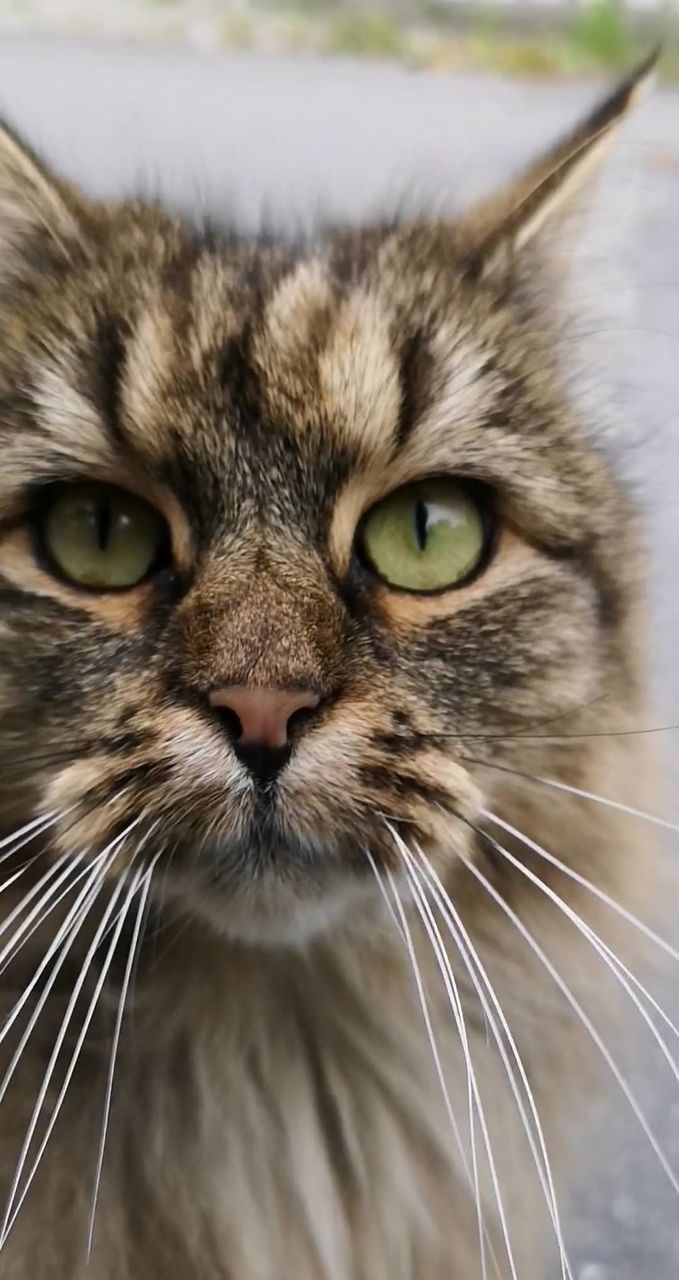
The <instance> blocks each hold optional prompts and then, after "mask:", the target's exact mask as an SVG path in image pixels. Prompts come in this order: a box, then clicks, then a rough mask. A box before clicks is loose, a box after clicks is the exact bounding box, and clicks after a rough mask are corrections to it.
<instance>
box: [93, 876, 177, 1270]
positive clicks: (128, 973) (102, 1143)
mask: <svg viewBox="0 0 679 1280" xmlns="http://www.w3.org/2000/svg"><path fill="white" fill-rule="evenodd" d="M159 858H160V854H159V853H158V854H156V856H155V858H154V860H153V862H152V863H151V866H150V867H149V869H148V871H146V872H145V873H144V874H143V879H142V886H141V893H140V895H139V905H138V907H137V915H136V918H135V922H134V929H133V933H132V940H131V942H130V948H129V951H128V955H127V963H126V965H125V973H124V975H123V981H122V985H121V988H120V999H119V1001H118V1013H117V1016H116V1024H115V1027H114V1030H113V1040H112V1043H111V1059H110V1064H109V1071H108V1078H107V1081H106V1097H105V1100H104V1115H103V1119H102V1124H101V1138H100V1140H99V1152H98V1156H97V1168H96V1172H95V1176H94V1193H93V1196H92V1211H91V1214H90V1226H89V1232H88V1237H87V1256H88V1258H89V1256H90V1254H91V1252H92V1242H93V1239H94V1222H95V1218H96V1213H97V1201H98V1199H99V1187H100V1185H101V1174H102V1169H103V1165H104V1151H105V1149H106V1138H107V1135H108V1124H109V1118H110V1115H111V1100H112V1098H113V1079H114V1076H115V1069H116V1061H117V1058H118V1046H119V1044H120V1033H121V1030H122V1025H123V1016H124V1013H125V1004H126V1001H127V993H128V990H129V987H130V980H131V978H132V968H133V965H134V960H135V956H136V954H137V947H138V944H139V938H140V936H141V930H142V923H143V919H144V910H145V908H146V902H147V899H148V896H149V890H150V888H151V879H152V876H153V873H154V871H155V868H156V863H157V862H158V859H159ZM121 914H123V915H124V914H126V906H124V907H123V912H122V913H121Z"/></svg>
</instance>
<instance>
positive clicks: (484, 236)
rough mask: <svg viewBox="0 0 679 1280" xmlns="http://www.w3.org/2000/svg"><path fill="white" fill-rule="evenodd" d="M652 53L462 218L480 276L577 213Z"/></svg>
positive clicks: (645, 78)
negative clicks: (553, 142)
mask: <svg viewBox="0 0 679 1280" xmlns="http://www.w3.org/2000/svg"><path fill="white" fill-rule="evenodd" d="M658 56H659V51H654V52H653V53H652V54H651V55H650V56H649V57H648V58H646V59H645V60H644V62H642V63H641V65H640V66H638V67H637V68H636V70H634V71H633V72H632V73H631V74H630V75H629V76H627V77H626V78H625V79H624V80H623V81H621V83H620V84H618V85H617V86H616V88H615V89H614V90H613V92H612V93H610V94H609V95H608V96H607V97H606V98H604V99H603V100H602V101H601V102H599V103H598V104H597V106H596V107H595V108H594V110H593V111H591V112H590V114H589V115H588V116H587V117H586V119H584V120H583V121H581V123H580V124H578V125H576V127H575V128H574V129H572V130H571V132H570V133H568V134H567V135H566V136H565V137H564V138H562V139H561V141H559V142H557V144H556V145H555V146H554V147H552V148H551V149H550V150H549V151H548V152H547V153H546V154H545V155H543V156H541V157H540V158H539V159H538V160H536V161H535V162H534V163H533V164H531V165H529V166H528V168H527V169H525V170H524V171H523V173H520V174H519V175H518V177H517V178H515V179H514V180H513V181H511V182H510V183H509V184H508V186H507V187H505V189H504V190H503V191H501V192H500V193H499V194H496V195H495V196H492V197H491V198H490V199H487V200H484V201H482V202H481V203H480V204H478V205H477V206H476V208H475V209H472V211H471V212H470V213H469V214H468V215H467V216H466V217H465V218H464V219H463V223H462V230H463V234H464V235H465V237H467V236H468V237H469V240H470V242H471V243H470V248H471V252H472V256H473V258H474V260H475V262H476V263H477V264H478V268H479V270H480V272H481V273H482V274H486V273H487V272H488V271H489V270H492V268H493V266H495V265H496V264H497V263H498V261H500V262H501V261H503V260H506V259H507V258H509V257H511V256H513V255H515V254H516V253H518V252H519V251H520V250H521V249H523V248H524V247H525V246H526V245H528V244H530V243H531V242H532V241H534V240H535V239H536V238H537V237H539V236H540V235H541V233H542V231H543V229H547V228H553V227H554V226H555V225H558V224H561V223H562V222H563V221H564V220H566V219H567V218H568V216H569V215H570V214H571V213H572V212H573V211H574V210H576V209H577V207H578V205H579V204H580V203H581V200H582V197H583V195H584V194H585V193H586V191H587V189H588V188H589V186H590V183H591V181H592V179H593V177H594V176H595V175H596V173H597V172H598V169H599V167H600V165H601V162H602V160H603V158H604V156H605V155H606V153H607V151H608V148H609V146H610V144H611V142H612V141H613V139H614V138H615V136H616V134H617V131H618V128H619V126H620V124H621V123H622V121H623V120H624V118H625V116H626V115H627V113H628V112H629V110H630V108H631V107H632V106H633V105H634V104H635V103H636V102H637V101H638V100H639V98H640V97H641V96H642V94H643V93H644V91H645V90H646V89H647V88H648V87H649V86H650V84H651V82H652V79H653V73H654V70H655V67H656V63H657V61H658Z"/></svg>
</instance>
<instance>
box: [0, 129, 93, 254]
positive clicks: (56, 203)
mask: <svg viewBox="0 0 679 1280" xmlns="http://www.w3.org/2000/svg"><path fill="white" fill-rule="evenodd" d="M83 214H84V202H83V201H82V200H81V198H80V196H79V195H78V194H77V192H76V191H75V190H74V189H72V188H71V187H69V185H68V184H67V183H65V182H62V181H61V180H60V179H58V178H56V177H54V175H53V174H52V173H50V171H49V170H48V169H47V168H46V167H45V165H43V163H42V161H40V160H39V159H38V157H37V156H36V155H35V153H34V152H33V151H32V150H31V148H30V147H28V146H27V145H26V144H25V143H24V142H23V141H22V140H21V138H19V136H18V135H17V134H16V133H15V132H14V130H13V129H11V128H10V127H9V125H7V124H5V123H4V122H0V273H4V271H6V270H7V268H8V266H9V264H10V262H11V259H12V258H13V257H14V258H16V256H17V254H18V253H22V251H24V252H26V253H28V252H29V251H30V244H31V242H32V241H35V239H36V237H40V238H41V239H42V240H43V241H45V240H48V241H49V242H50V243H51V245H52V246H53V248H55V249H56V250H57V251H59V252H60V253H61V254H66V255H67V256H68V246H69V242H70V243H71V244H72V243H73V241H74V240H79V239H81V238H82V221H81V218H82V215H83Z"/></svg>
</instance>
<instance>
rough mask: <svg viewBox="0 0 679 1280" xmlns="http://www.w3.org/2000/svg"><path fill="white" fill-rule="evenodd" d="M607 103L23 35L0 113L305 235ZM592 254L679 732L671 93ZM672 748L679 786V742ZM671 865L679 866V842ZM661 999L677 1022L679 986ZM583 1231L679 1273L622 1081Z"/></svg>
mask: <svg viewBox="0 0 679 1280" xmlns="http://www.w3.org/2000/svg"><path fill="white" fill-rule="evenodd" d="M593 91H594V86H592V85H591V84H590V85H588V84H585V83H579V84H559V85H547V84H535V83H533V84H530V85H521V84H519V83H516V82H512V83H501V82H498V81H495V80H493V79H483V78H471V77H464V76H459V77H456V78H443V77H439V78H436V77H427V76H425V75H420V74H416V73H409V72H407V71H403V70H398V69H392V68H389V67H385V66H367V65H365V64H362V65H361V66H360V67H359V66H356V65H353V64H351V63H350V62H341V61H338V62H329V61H328V62H320V61H319V62H316V61H311V60H309V61H304V60H299V61H294V60H287V61H283V60H274V59H267V58H263V57H261V58H254V57H247V56H241V57H234V56H231V57H227V56H221V55H217V54H214V55H202V54H196V53H189V52H179V51H174V52H173V51H166V52H154V51H150V50H147V51H144V50H140V49H132V48H130V49H126V50H125V49H114V48H109V49H105V48H86V47H84V46H82V47H78V46H76V45H73V44H65V43H56V44H50V43H47V42H43V43H40V42H37V41H21V40H11V41H7V40H5V41H4V42H3V45H2V47H0V112H4V113H5V114H6V115H7V116H8V118H9V119H10V120H11V121H12V122H14V123H15V124H16V125H17V126H18V127H19V128H20V130H22V131H24V132H25V133H26V134H27V136H28V137H29V138H30V139H31V141H32V142H33V143H34V144H35V145H36V146H37V147H39V148H44V150H45V152H46V153H47V154H48V155H49V156H50V157H52V159H53V160H54V161H55V162H56V163H58V164H59V165H60V166H62V167H63V170H64V171H65V172H66V173H67V174H69V175H71V176H73V177H76V178H78V179H79V180H81V181H82V183H83V184H84V185H85V187H86V188H87V189H88V190H89V191H90V192H92V193H97V194H103V193H105V194H120V193H122V192H130V191H133V190H135V191H145V192H150V193H152V194H157V193H162V194H163V195H165V196H166V197H167V198H168V199H169V200H170V201H171V202H172V203H174V204H176V205H178V206H181V207H184V208H186V207H192V208H198V209H200V210H209V211H210V212H211V213H212V215H213V216H214V217H215V218H216V219H217V220H219V219H221V220H223V221H224V222H225V223H226V222H230V221H232V220H233V219H234V218H235V219H237V220H238V221H239V222H242V223H244V224H245V225H246V226H254V225H257V223H258V222H260V221H261V220H262V218H264V219H265V220H266V221H267V222H269V223H271V222H272V221H276V222H280V223H281V224H282V225H284V226H289V225H290V224H293V225H304V224H306V223H308V221H309V219H310V217H316V216H318V215H319V214H324V215H327V214H332V215H333V216H337V215H341V216H344V217H348V218H352V219H356V218H364V217H367V216H370V214H372V213H375V212H379V211H380V210H382V211H384V210H388V209H391V208H392V207H393V203H394V201H396V200H398V201H399V202H400V203H401V205H405V206H406V207H410V208H412V207H416V206H417V207H428V208H435V209H437V210H440V209H442V208H445V207H450V206H453V205H455V204H457V203H461V202H463V201H464V200H465V199H468V198H469V197H470V196H471V195H472V194H473V193H475V192H478V191H480V190H483V189H484V188H487V187H488V185H490V184H491V183H492V182H493V181H494V180H495V179H497V178H498V177H499V176H500V175H501V174H503V173H506V172H507V171H508V170H509V169H510V168H511V167H512V166H513V165H514V164H516V163H517V162H518V161H520V160H521V159H523V158H525V157H526V156H527V155H528V154H529V153H530V152H531V150H533V149H534V147H536V146H537V145H539V144H540V143H541V142H542V141H544V140H545V139H547V138H549V137H551V136H553V135H554V134H555V133H556V132H558V130H559V129H560V128H561V127H563V126H564V125H566V124H568V123H569V121H571V120H572V119H573V117H574V116H575V115H576V114H577V113H578V112H579V111H580V110H581V109H582V108H583V107H584V105H585V104H586V103H587V101H588V100H589V99H590V97H591V95H592V92H593ZM580 258H581V262H580V267H581V271H582V278H581V280H580V282H579V283H578V285H577V287H575V289H574V295H573V296H574V304H575V310H576V314H577V323H578V325H579V326H580V327H581V329H582V332H583V333H585V334H586V335H587V342H586V368H585V373H586V374H587V375H588V379H589V381H590V382H594V383H597V382H598V383H600V384H604V385H605V386H606V387H607V388H608V389H609V391H610V396H609V399H610V403H611V404H612V405H613V407H614V409H615V419H616V421H615V422H614V423H613V425H612V426H611V429H610V437H609V447H610V448H611V449H612V450H614V451H615V452H616V453H617V454H618V455H619V456H620V459H621V462H622V465H623V466H624V467H625V469H626V471H627V473H628V475H629V476H630V478H631V480H632V481H633V482H634V484H635V485H636V486H637V488H638V490H639V493H640V496H641V498H642V501H643V502H644V505H645V507H646V509H647V513H648V529H649V544H650V549H651V557H652V569H653V573H652V581H651V597H652V615H651V616H652V628H651V631H652V645H653V654H654V679H655V684H656V690H657V709H656V717H657V723H658V724H673V723H677V722H679V662H677V661H676V656H675V655H676V653H677V648H678V641H679V605H678V603H677V594H678V593H677V590H676V584H677V566H678V565H679V495H677V481H678V480H679V420H678V419H679V96H675V95H672V94H670V93H663V94H659V95H658V96H656V97H655V98H652V99H651V100H649V101H648V102H647V103H645V104H644V105H643V106H642V108H641V109H640V110H639V113H638V114H637V115H636V116H635V118H634V119H633V120H632V121H631V122H630V124H629V126H628V128H627V129H626V131H625V135H624V138H623V139H622V141H621V143H620V145H619V147H618V149H617V151H616V154H615V156H614V157H613V159H612V162H611V164H610V167H609V169H608V171H607V174H606V176H605V179H604V181H603V183H602V186H601V189H600V194H599V197H598V199H597V201H596V207H595V209H594V211H593V216H592V220H591V223H590V230H589V231H588V234H587V237H586V240H585V241H584V243H583V247H582V249H581V252H580ZM659 741H661V742H662V744H663V755H664V757H665V760H666V763H667V765H668V767H669V770H670V774H671V775H672V776H673V779H674V781H675V782H676V781H677V780H679V769H677V761H678V759H679V753H678V752H677V744H678V741H679V736H678V735H677V734H674V735H672V734H666V735H661V737H660V738H659ZM674 808H675V813H677V815H678V816H679V805H675V806H674ZM669 855H670V856H671V857H672V856H673V857H675V858H677V859H679V837H677V839H676V840H675V842H674V845H673V847H672V848H670V850H669ZM678 865H679V863H678ZM677 902H679V895H677ZM669 907H670V908H671V907H672V903H669ZM668 928H672V929H673V930H674V932H675V935H679V909H678V910H677V913H676V919H673V918H672V912H671V910H670V913H669V920H668ZM661 989H663V990H664V995H663V998H666V999H667V1002H668V1007H669V1006H672V1007H673V1009H674V1012H675V1014H676V1013H677V1011H679V973H677V974H675V975H674V976H672V975H668V977H667V978H666V980H665V984H664V988H661ZM644 1038H645V1039H648V1037H647V1036H646V1033H645V1032H644V1028H643V1024H640V1030H639V1043H640V1065H639V1067H638V1087H639V1089H640V1092H641V1096H642V1098H643V1100H644V1105H645V1106H646V1107H647V1109H648V1114H649V1118H650V1120H651V1121H652V1123H654V1124H655V1125H656V1127H657V1129H658V1133H659V1135H660V1136H661V1138H662V1139H663V1140H664V1142H665V1144H666V1147H667V1150H668V1153H669V1155H670V1157H671V1158H673V1159H674V1165H675V1168H676V1169H677V1170H679V1085H677V1083H676V1081H673V1080H672V1078H671V1076H670V1074H669V1072H667V1071H664V1072H663V1071H661V1065H662V1063H658V1060H657V1055H656V1057H655V1058H654V1059H653V1061H652V1055H651V1054H650V1052H648V1053H647V1052H646V1051H645V1050H643V1052H642V1049H641V1045H642V1041H644ZM568 1234H569V1246H570V1248H571V1252H572V1256H573V1260H574V1276H575V1280H640V1277H644V1278H645V1280H676V1278H677V1277H679V1203H678V1202H677V1196H676V1194H675V1192H674V1191H673V1190H672V1189H671V1188H670V1186H669V1184H668V1183H667V1181H666V1180H665V1179H664V1176H663V1174H662V1172H661V1171H660V1170H659V1168H658V1164H657V1160H656V1159H655V1157H654V1156H653V1153H652V1152H650V1150H649V1149H648V1147H647V1145H646V1143H645V1139H644V1138H643V1135H642V1134H641V1133H640V1131H639V1128H638V1125H636V1123H635V1121H634V1120H633V1118H631V1117H630V1116H629V1114H628V1112H627V1110H626V1108H625V1104H624V1102H623V1101H621V1100H620V1098H619V1096H618V1095H616V1090H615V1085H614V1083H613V1082H611V1098H610V1104H609V1105H607V1107H606V1110H605V1113H604V1114H603V1115H602V1117H601V1119H600V1122H599V1123H598V1125H597V1126H596V1128H595V1129H593V1130H588V1132H587V1133H586V1134H585V1135H583V1178H582V1182H581V1186H580V1189H579V1194H578V1202H577V1206H576V1211H575V1213H574V1215H573V1218H572V1221H571V1223H570V1224H569V1233H568ZM556 1274H557V1271H556V1270H555V1271H554V1275H556ZM423 1280H425V1278H424V1277H423ZM470 1280H473V1278H472V1277H470ZM550 1280H551V1277H550Z"/></svg>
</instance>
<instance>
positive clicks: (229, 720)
mask: <svg viewBox="0 0 679 1280" xmlns="http://www.w3.org/2000/svg"><path fill="white" fill-rule="evenodd" d="M214 709H215V711H217V713H218V715H219V719H220V721H221V723H222V725H223V727H224V729H226V732H227V733H228V735H229V737H230V739H231V741H232V742H238V741H239V740H240V738H242V736H243V726H242V724H241V721H240V716H239V715H237V714H236V712H235V711H233V710H232V708H231V707H215V708H214Z"/></svg>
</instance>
